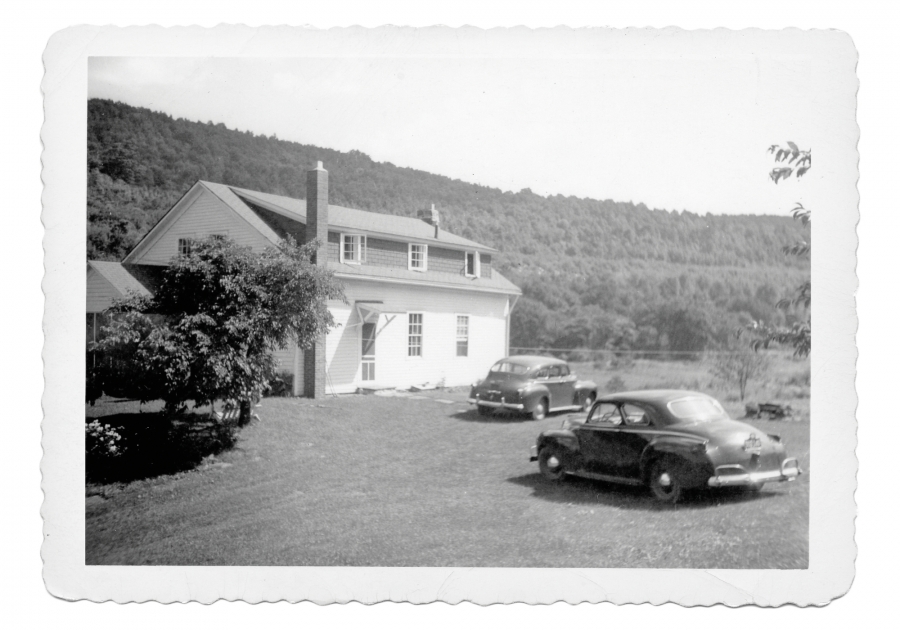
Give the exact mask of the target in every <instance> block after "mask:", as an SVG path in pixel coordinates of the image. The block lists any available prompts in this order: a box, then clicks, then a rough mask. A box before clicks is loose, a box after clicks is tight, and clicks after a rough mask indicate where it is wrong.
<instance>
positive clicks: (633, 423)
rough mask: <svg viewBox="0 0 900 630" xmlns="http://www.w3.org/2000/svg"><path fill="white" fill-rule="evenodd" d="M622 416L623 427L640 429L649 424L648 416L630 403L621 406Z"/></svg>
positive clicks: (641, 409)
mask: <svg viewBox="0 0 900 630" xmlns="http://www.w3.org/2000/svg"><path fill="white" fill-rule="evenodd" d="M622 415H623V416H624V417H625V426H629V427H641V426H647V425H648V424H650V416H649V415H648V414H647V412H646V411H645V410H644V409H643V408H641V407H638V406H637V405H632V404H631V403H626V404H624V405H622Z"/></svg>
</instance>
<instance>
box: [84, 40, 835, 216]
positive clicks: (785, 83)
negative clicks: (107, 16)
mask: <svg viewBox="0 0 900 630" xmlns="http://www.w3.org/2000/svg"><path fill="white" fill-rule="evenodd" d="M807 69H808V64H807V63H806V61H805V60H804V59H802V58H794V59H791V60H785V59H772V58H768V59H760V58H759V57H753V56H746V55H745V56H743V57H737V58H730V59H723V58H718V59H715V58H709V59H699V58H698V59H674V58H643V59H641V58H635V59H633V60H625V61H622V60H617V59H596V58H568V59H558V58H557V59H551V58H533V57H532V58H521V57H519V58H515V57H512V58H496V57H493V58H437V59H434V58H432V59H428V58H412V57H408V58H383V57H375V58H365V57H356V58H347V57H341V58H334V57H332V58H290V59H284V58H282V59H259V58H241V59H237V58H189V59H188V58H149V57H142V58H134V57H132V58H112V57H94V58H92V59H91V64H90V72H89V88H88V94H89V96H90V97H92V98H93V97H99V98H109V99H113V100H119V101H123V102H125V103H129V104H131V105H136V106H141V107H147V108H150V109H152V110H156V111H163V112H165V113H168V114H170V115H172V116H174V117H176V118H178V117H183V118H186V119H189V120H199V121H203V122H206V121H208V120H212V121H213V122H217V123H218V122H222V123H224V124H225V125H226V126H228V127H229V128H233V129H234V128H236V129H241V130H250V131H253V132H254V133H257V134H265V135H273V134H274V135H277V136H278V138H280V139H283V140H293V141H296V142H300V143H304V144H312V145H317V146H321V147H327V148H331V149H337V150H340V151H349V150H351V149H356V150H359V151H362V152H364V153H366V154H368V155H369V156H370V157H372V159H374V160H376V161H379V162H392V163H393V164H395V165H398V166H405V167H410V168H414V169H420V170H424V171H429V172H431V173H436V174H440V175H446V176H448V177H451V178H458V179H461V180H463V181H466V182H471V183H476V184H481V185H485V186H492V187H496V188H500V189H502V190H511V191H518V190H521V189H523V188H530V189H531V190H533V191H534V192H536V193H539V194H542V195H553V194H562V195H567V196H568V195H574V196H578V197H590V198H595V199H614V200H617V201H634V202H635V203H638V202H643V203H645V204H646V205H647V206H649V207H651V208H663V209H667V210H689V211H691V212H694V213H698V214H705V213H707V212H711V213H727V214H786V213H788V212H789V210H790V208H791V207H792V206H793V203H794V202H796V201H802V202H803V203H804V204H806V205H807V206H810V207H815V206H816V204H817V203H819V204H821V203H823V202H826V199H817V198H816V190H815V189H816V186H815V184H814V182H815V180H816V179H817V175H818V174H819V173H820V171H817V170H816V168H815V161H814V168H813V169H812V170H811V171H810V172H809V173H808V174H807V175H806V176H805V177H804V178H803V179H802V180H800V181H795V180H794V179H793V178H792V179H791V180H790V181H787V182H782V183H780V184H778V186H777V187H776V186H775V185H774V184H773V183H772V182H771V180H770V179H769V178H768V171H769V169H770V168H771V167H772V166H773V160H772V156H770V155H769V154H767V153H766V148H767V147H768V146H769V145H770V144H773V143H781V144H784V143H785V141H787V140H792V141H794V142H796V143H797V144H798V145H800V147H801V148H812V149H813V153H814V157H815V156H816V155H817V153H816V147H820V148H822V147H823V145H826V144H827V143H828V125H827V124H825V125H823V124H822V123H823V117H824V118H827V117H829V116H832V115H834V114H835V113H834V112H829V111H822V109H823V107H824V108H825V109H826V110H827V107H828V103H822V102H821V101H819V102H816V99H817V94H818V91H819V88H820V87H821V86H817V85H815V84H814V81H815V79H814V78H813V77H812V76H811V75H810V73H809V72H807ZM325 167H326V168H327V167H328V165H327V164H326V165H325ZM823 192H824V191H823Z"/></svg>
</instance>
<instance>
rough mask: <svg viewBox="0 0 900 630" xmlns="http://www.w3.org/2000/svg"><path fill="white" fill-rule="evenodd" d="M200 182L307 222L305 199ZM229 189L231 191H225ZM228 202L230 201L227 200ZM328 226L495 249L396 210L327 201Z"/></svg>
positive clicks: (394, 236)
mask: <svg viewBox="0 0 900 630" xmlns="http://www.w3.org/2000/svg"><path fill="white" fill-rule="evenodd" d="M200 183H202V184H203V185H205V186H207V187H210V189H211V190H213V188H212V187H215V190H213V192H216V191H217V190H220V189H227V191H228V192H224V191H223V194H222V195H220V196H221V197H222V199H223V201H226V203H229V202H228V201H227V200H226V198H227V197H229V196H233V197H236V198H237V199H238V201H239V202H240V201H245V202H250V204H255V205H259V206H262V207H263V208H265V209H266V210H270V211H272V212H275V213H277V214H280V215H282V216H284V217H285V218H287V219H292V220H294V221H298V222H300V223H302V224H304V225H305V224H306V200H304V199H293V198H291V197H283V196H281V195H272V194H269V193H264V192H258V191H255V190H246V189H244V188H236V187H234V186H223V185H222V184H212V183H211V182H200ZM228 193H231V195H228ZM217 194H218V193H217ZM229 205H232V204H231V203H229ZM242 205H245V207H248V209H250V210H251V212H252V211H253V210H252V208H251V207H249V206H247V205H246V204H242ZM232 207H234V206H232ZM235 210H236V211H238V210H237V208H235ZM239 212H240V211H239ZM328 226H329V228H338V229H345V230H352V231H358V232H365V233H367V234H373V235H379V236H385V237H388V238H391V237H393V238H395V239H397V238H399V239H401V240H404V241H416V242H422V243H430V244H440V245H442V246H444V247H448V246H449V247H451V248H456V249H470V250H475V251H481V252H486V253H494V252H497V250H496V249H495V248H493V247H489V246H487V245H482V244H481V243H476V242H475V241H470V240H469V239H467V238H463V237H462V236H457V235H456V234H452V233H450V232H448V231H446V230H444V229H441V230H439V232H438V237H437V238H435V236H434V226H433V225H431V224H429V223H426V222H425V221H423V220H421V219H416V218H413V217H403V216H399V215H395V214H382V213H380V212H370V211H367V210H355V209H353V208H344V207H343V206H335V205H332V204H328Z"/></svg>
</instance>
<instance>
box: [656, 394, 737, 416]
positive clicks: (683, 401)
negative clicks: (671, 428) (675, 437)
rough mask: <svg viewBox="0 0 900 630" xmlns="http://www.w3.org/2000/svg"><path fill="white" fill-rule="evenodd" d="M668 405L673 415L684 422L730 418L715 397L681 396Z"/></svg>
mask: <svg viewBox="0 0 900 630" xmlns="http://www.w3.org/2000/svg"><path fill="white" fill-rule="evenodd" d="M667 406H668V408H669V411H670V412H672V415H673V416H675V417H676V418H678V419H679V420H682V421H684V422H712V421H714V420H724V419H726V418H728V414H727V413H726V412H725V410H724V409H723V408H722V405H720V404H719V401H718V400H716V399H715V398H706V397H703V398H701V397H699V396H695V397H692V398H679V399H678V400H673V401H671V402H670V403H669V404H668V405H667Z"/></svg>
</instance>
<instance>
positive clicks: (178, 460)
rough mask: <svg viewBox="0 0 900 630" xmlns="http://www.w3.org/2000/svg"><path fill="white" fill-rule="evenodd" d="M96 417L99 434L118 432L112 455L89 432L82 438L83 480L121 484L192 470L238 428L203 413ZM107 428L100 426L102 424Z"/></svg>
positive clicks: (224, 446)
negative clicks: (83, 456) (85, 448)
mask: <svg viewBox="0 0 900 630" xmlns="http://www.w3.org/2000/svg"><path fill="white" fill-rule="evenodd" d="M93 420H97V421H99V422H100V423H101V425H102V426H103V427H104V433H105V434H107V435H108V431H109V430H112V431H115V433H117V434H118V436H119V439H118V440H116V454H115V455H111V454H110V452H109V449H108V448H106V447H105V445H104V444H102V443H100V440H98V439H97V438H95V437H92V436H91V435H88V436H86V442H87V444H86V447H87V451H86V457H85V476H86V481H87V482H89V483H112V482H118V481H122V482H127V481H135V480H138V479H146V478H148V477H156V476H159V475H171V474H174V473H178V472H183V471H185V470H190V469H192V468H195V467H196V466H197V465H198V464H199V463H200V462H201V461H202V460H203V458H204V457H207V456H209V455H215V454H218V453H221V452H222V451H225V450H228V449H230V448H232V447H233V446H234V445H235V443H236V442H237V431H238V426H237V425H236V424H235V423H233V422H215V421H212V420H210V419H209V418H208V416H204V415H198V414H186V415H184V416H180V417H176V418H171V417H167V416H164V415H163V414H161V413H121V414H115V415H110V416H104V417H103V418H98V419H95V418H87V422H88V423H90V422H91V421H93ZM107 426H108V427H109V429H106V427H107Z"/></svg>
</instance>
